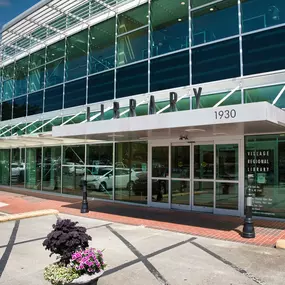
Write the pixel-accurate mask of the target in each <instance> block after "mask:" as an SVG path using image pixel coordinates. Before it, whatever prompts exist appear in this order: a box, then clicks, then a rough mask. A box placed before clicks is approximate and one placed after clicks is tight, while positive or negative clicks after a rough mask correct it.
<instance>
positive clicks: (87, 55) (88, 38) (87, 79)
mask: <svg viewBox="0 0 285 285" xmlns="http://www.w3.org/2000/svg"><path fill="white" fill-rule="evenodd" d="M90 33H91V30H90V25H88V35H87V54H86V57H87V58H86V60H87V61H86V105H87V104H88V88H89V87H88V86H89V84H88V83H89V76H88V75H89V53H90V36H91V35H90Z"/></svg>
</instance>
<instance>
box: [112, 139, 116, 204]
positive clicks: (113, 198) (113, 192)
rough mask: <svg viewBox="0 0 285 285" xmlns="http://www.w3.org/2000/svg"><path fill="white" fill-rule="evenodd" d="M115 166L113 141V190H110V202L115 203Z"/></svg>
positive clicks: (114, 145)
mask: <svg viewBox="0 0 285 285" xmlns="http://www.w3.org/2000/svg"><path fill="white" fill-rule="evenodd" d="M115 164H116V143H115V142H114V141H113V167H112V169H113V177H112V180H113V189H112V194H113V197H112V200H113V201H115V189H116V185H115V183H116V181H115Z"/></svg>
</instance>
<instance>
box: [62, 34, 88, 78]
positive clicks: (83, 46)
mask: <svg viewBox="0 0 285 285" xmlns="http://www.w3.org/2000/svg"><path fill="white" fill-rule="evenodd" d="M87 44H88V30H85V31H83V32H80V33H78V34H76V35H73V36H71V37H69V38H67V49H66V79H67V80H71V79H75V78H79V77H82V76H84V75H86V73H87Z"/></svg>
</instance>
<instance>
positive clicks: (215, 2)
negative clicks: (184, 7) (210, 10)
mask: <svg viewBox="0 0 285 285" xmlns="http://www.w3.org/2000/svg"><path fill="white" fill-rule="evenodd" d="M223 1H224V0H215V1H212V2H210V3H206V4H204V5H201V6H199V7H195V8H192V9H191V11H196V10H199V9H203V8H205V7H207V6H211V5H214V4H218V3H220V2H223Z"/></svg>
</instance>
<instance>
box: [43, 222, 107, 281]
mask: <svg viewBox="0 0 285 285" xmlns="http://www.w3.org/2000/svg"><path fill="white" fill-rule="evenodd" d="M76 224H77V222H72V221H71V220H68V219H65V220H58V221H57V223H56V224H55V225H53V230H52V232H51V233H50V234H48V236H47V238H46V239H45V241H44V242H43V246H45V249H47V250H50V251H51V254H50V255H52V254H57V255H58V258H59V260H58V262H56V263H53V264H51V265H49V266H47V267H46V268H45V271H44V278H45V279H46V280H48V281H49V282H50V283H51V284H53V285H76V284H86V285H91V284H92V285H96V284H97V282H98V280H99V278H100V277H101V276H102V274H103V273H104V270H105V267H106V264H105V263H104V260H103V253H102V251H100V250H96V249H95V248H89V240H91V237H90V236H89V235H87V234H86V228H84V227H79V226H77V225H76Z"/></svg>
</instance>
